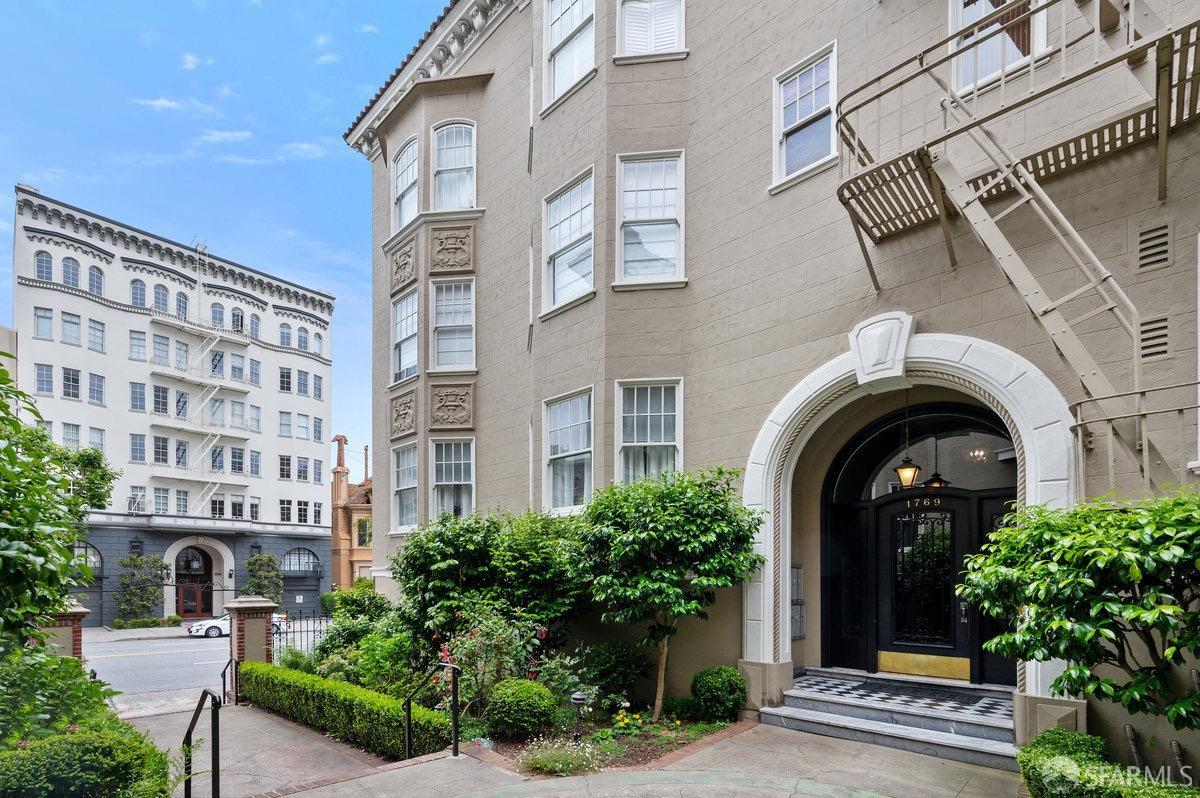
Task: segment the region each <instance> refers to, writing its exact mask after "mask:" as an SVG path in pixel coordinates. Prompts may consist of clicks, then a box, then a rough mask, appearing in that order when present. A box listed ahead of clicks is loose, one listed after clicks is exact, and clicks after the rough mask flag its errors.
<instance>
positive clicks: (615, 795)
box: [133, 706, 1021, 798]
mask: <svg viewBox="0 0 1200 798" xmlns="http://www.w3.org/2000/svg"><path fill="white" fill-rule="evenodd" d="M190 718H191V713H190V712H181V713H172V714H168V715H157V716H154V717H147V718H139V719H137V720H134V721H133V723H134V725H136V726H137V727H139V728H141V729H144V730H146V731H148V732H150V734H151V735H152V736H153V737H154V739H155V741H156V742H157V743H158V744H159V745H160V746H163V747H168V748H170V749H171V750H172V752H173V753H175V752H178V749H179V742H180V740H181V739H182V737H183V732H184V730H185V729H186V728H187V723H188V721H189V720H190ZM208 723H209V720H208V716H207V715H205V716H204V717H203V718H202V719H201V722H200V725H199V727H198V734H199V736H202V737H207V735H208V729H209V725H208ZM730 731H731V732H734V731H736V729H733V730H730ZM471 748H472V747H467V750H471ZM690 750H691V751H692V753H689V754H687V755H686V756H682V757H678V758H675V757H671V758H670V759H673V760H674V761H671V763H670V764H663V765H662V766H661V767H660V768H659V769H651V770H630V771H626V772H610V773H596V774H590V775H587V776H578V777H575V778H569V779H550V778H530V777H528V776H526V775H524V774H521V773H514V772H513V771H512V770H510V769H508V768H506V767H502V766H500V765H497V764H493V763H491V762H490V761H481V760H480V759H476V758H473V757H471V756H466V755H463V756H460V757H459V758H457V759H455V758H453V757H450V756H449V755H448V753H438V754H431V755H429V756H426V757H421V758H420V759H417V760H412V761H409V762H395V763H385V762H383V761H382V760H380V759H378V758H376V757H374V756H372V755H370V754H367V753H364V752H362V751H359V750H357V749H355V748H352V747H351V746H348V745H344V744H342V743H339V742H337V741H335V740H331V739H329V738H327V737H325V736H323V735H321V734H318V733H316V732H314V731H312V730H311V729H307V728H305V727H303V726H299V725H297V724H294V723H292V722H290V721H287V720H284V719H282V718H279V717H276V716H274V715H271V714H269V713H266V712H262V711H260V710H256V709H253V708H247V707H234V706H230V707H226V708H224V709H222V710H221V762H222V768H221V794H222V795H224V796H226V798H251V797H253V798H262V797H264V796H267V795H270V796H284V795H287V796H292V795H294V796H303V798H391V797H392V796H401V795H404V796H407V795H412V796H418V795H419V796H422V798H426V797H428V798H460V797H461V796H470V798H484V797H485V796H486V797H487V798H491V797H492V796H494V797H495V798H547V797H549V796H563V797H564V798H658V796H664V795H669V796H686V797H687V798H693V796H695V797H696V798H710V796H711V798H717V796H721V798H726V797H727V796H746V798H784V796H796V797H797V798H1016V796H1017V791H1018V788H1019V787H1020V783H1021V780H1020V777H1019V776H1018V775H1017V774H1015V773H1008V772H1004V771H999V770H991V769H989V768H984V767H979V766H977V765H967V764H962V763H959V762H950V761H947V760H943V759H936V758H934V757H929V756H923V755H921V754H913V753H908V752H906V751H896V750H894V749H891V748H881V747H879V746H874V745H869V744H866V743H857V742H851V741H847V740H838V739H834V738H831V737H820V736H817V735H812V734H805V733H803V732H794V731H789V730H786V729H781V728H778V727H775V726H765V725H754V726H751V727H750V728H749V731H746V732H744V733H741V734H737V735H736V736H732V737H729V738H727V739H721V740H719V741H717V742H715V743H711V744H708V745H705V743H704V741H701V742H700V743H699V744H697V745H696V746H695V747H693V748H692V749H690ZM210 753H211V748H209V747H208V744H207V743H205V744H202V745H201V747H200V749H199V750H198V751H197V752H196V754H195V761H196V766H197V769H198V770H207V769H208V762H209V756H210ZM681 753H682V752H681ZM480 756H485V755H482V754H481V755H480ZM193 794H194V795H208V794H209V782H208V776H207V775H202V776H200V777H198V778H197V780H196V782H195V786H194V790H193Z"/></svg>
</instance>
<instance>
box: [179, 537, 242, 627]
mask: <svg viewBox="0 0 1200 798" xmlns="http://www.w3.org/2000/svg"><path fill="white" fill-rule="evenodd" d="M188 546H195V547H196V548H198V549H204V550H205V551H206V552H208V555H209V556H210V557H212V561H213V582H214V583H215V584H219V585H223V586H224V588H225V589H224V590H217V589H216V588H213V615H221V614H222V613H224V612H225V610H224V609H222V608H223V607H224V606H225V604H226V603H227V602H229V601H232V600H233V599H235V598H237V589H236V588H237V586H236V585H235V584H234V580H235V579H236V578H237V569H236V561H235V560H234V558H233V550H232V549H230V548H229V546H227V545H225V543H224V542H222V541H220V540H218V539H216V538H210V537H209V536H207V535H192V536H191V537H186V538H180V539H179V540H177V541H175V542H174V543H172V544H171V545H170V546H168V547H167V550H166V551H165V552H163V562H165V563H166V564H167V568H169V569H170V571H168V576H167V581H168V582H169V583H170V584H167V585H163V617H164V618H165V617H167V616H168V615H174V614H175V558H176V557H177V556H178V555H179V552H181V551H183V550H184V549H186V548H187V547H188ZM231 572H232V573H233V576H229V574H230V573H231Z"/></svg>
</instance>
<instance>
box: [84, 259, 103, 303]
mask: <svg viewBox="0 0 1200 798" xmlns="http://www.w3.org/2000/svg"><path fill="white" fill-rule="evenodd" d="M88 291H89V292H90V293H93V294H95V295H96V296H104V272H102V271H100V267H99V266H89V267H88Z"/></svg>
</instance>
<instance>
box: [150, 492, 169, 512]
mask: <svg viewBox="0 0 1200 798" xmlns="http://www.w3.org/2000/svg"><path fill="white" fill-rule="evenodd" d="M170 511H171V489H170V488H155V489H154V512H155V513H156V514H158V515H166V514H167V513H168V512H170Z"/></svg>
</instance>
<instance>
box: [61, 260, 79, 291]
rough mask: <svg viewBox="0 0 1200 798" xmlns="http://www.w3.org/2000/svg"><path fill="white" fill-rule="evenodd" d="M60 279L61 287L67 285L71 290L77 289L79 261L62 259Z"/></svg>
mask: <svg viewBox="0 0 1200 798" xmlns="http://www.w3.org/2000/svg"><path fill="white" fill-rule="evenodd" d="M62 278H63V285H69V286H71V287H72V288H78V287H79V261H77V260H75V259H74V258H63V259H62Z"/></svg>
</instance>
